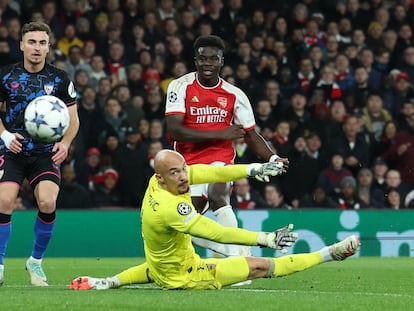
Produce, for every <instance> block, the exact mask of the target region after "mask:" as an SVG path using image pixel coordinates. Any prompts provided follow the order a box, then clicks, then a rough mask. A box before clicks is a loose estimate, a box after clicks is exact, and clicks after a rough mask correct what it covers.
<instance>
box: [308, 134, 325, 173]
mask: <svg viewBox="0 0 414 311" xmlns="http://www.w3.org/2000/svg"><path fill="white" fill-rule="evenodd" d="M305 139H306V152H307V154H308V155H309V156H310V157H311V158H313V159H315V160H316V161H317V162H318V169H319V170H322V169H324V168H325V167H326V166H327V165H328V154H327V150H326V148H324V146H322V141H321V137H320V135H319V134H318V133H316V132H310V133H309V134H308V135H306V136H305Z"/></svg>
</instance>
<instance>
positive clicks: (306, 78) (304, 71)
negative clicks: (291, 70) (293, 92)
mask: <svg viewBox="0 0 414 311" xmlns="http://www.w3.org/2000/svg"><path fill="white" fill-rule="evenodd" d="M315 78H316V77H315V73H314V72H313V67H312V60H311V59H310V58H302V59H301V60H300V65H299V71H298V79H299V82H300V86H301V88H302V90H303V91H304V92H305V95H306V97H307V98H309V97H310V94H311V85H314V84H315V82H314V80H315Z"/></svg>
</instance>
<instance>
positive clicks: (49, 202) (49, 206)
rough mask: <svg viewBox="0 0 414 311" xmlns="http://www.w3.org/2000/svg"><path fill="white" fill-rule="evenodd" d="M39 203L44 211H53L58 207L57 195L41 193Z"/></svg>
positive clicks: (40, 208)
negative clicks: (43, 194)
mask: <svg viewBox="0 0 414 311" xmlns="http://www.w3.org/2000/svg"><path fill="white" fill-rule="evenodd" d="M37 205H38V207H39V210H41V211H42V212H44V213H51V212H53V211H54V210H55V209H56V197H54V196H52V195H50V196H46V195H45V196H42V195H41V196H39V197H38V198H37Z"/></svg>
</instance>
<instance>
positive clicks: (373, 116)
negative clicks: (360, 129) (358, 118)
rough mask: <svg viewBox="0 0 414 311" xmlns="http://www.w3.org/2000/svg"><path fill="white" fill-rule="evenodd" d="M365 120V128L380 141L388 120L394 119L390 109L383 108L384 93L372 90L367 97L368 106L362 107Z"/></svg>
mask: <svg viewBox="0 0 414 311" xmlns="http://www.w3.org/2000/svg"><path fill="white" fill-rule="evenodd" d="M362 113H363V115H364V120H365V124H364V125H365V129H366V130H367V131H368V133H370V134H372V135H373V137H374V139H375V141H376V142H379V141H380V139H381V136H382V133H383V128H384V125H385V123H386V122H388V121H391V120H392V116H391V114H390V113H389V112H388V110H386V109H384V108H383V99H382V94H381V93H380V92H378V91H374V90H372V91H371V92H370V93H369V95H368V98H367V104H366V107H365V108H363V109H362Z"/></svg>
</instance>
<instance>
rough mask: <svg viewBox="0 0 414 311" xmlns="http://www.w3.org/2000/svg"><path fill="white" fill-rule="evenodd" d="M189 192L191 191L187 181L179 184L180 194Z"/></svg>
mask: <svg viewBox="0 0 414 311" xmlns="http://www.w3.org/2000/svg"><path fill="white" fill-rule="evenodd" d="M181 189H182V190H181ZM187 192H190V186H189V185H188V184H187V183H183V184H181V185H179V189H178V193H179V194H185V193H187Z"/></svg>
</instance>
